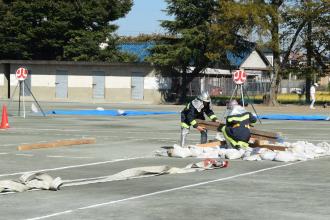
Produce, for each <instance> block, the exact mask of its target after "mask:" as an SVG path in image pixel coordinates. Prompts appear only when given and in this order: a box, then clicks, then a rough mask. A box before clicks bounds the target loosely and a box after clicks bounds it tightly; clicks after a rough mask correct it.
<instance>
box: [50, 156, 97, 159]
mask: <svg viewBox="0 0 330 220" xmlns="http://www.w3.org/2000/svg"><path fill="white" fill-rule="evenodd" d="M46 157H49V158H72V159H91V158H94V157H70V156H61V155H47V156H46Z"/></svg>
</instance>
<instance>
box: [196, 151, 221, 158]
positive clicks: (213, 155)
mask: <svg viewBox="0 0 330 220" xmlns="http://www.w3.org/2000/svg"><path fill="white" fill-rule="evenodd" d="M197 158H219V154H218V151H208V152H203V153H201V154H200V155H198V156H197Z"/></svg>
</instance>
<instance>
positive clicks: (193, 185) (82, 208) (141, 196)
mask: <svg viewBox="0 0 330 220" xmlns="http://www.w3.org/2000/svg"><path fill="white" fill-rule="evenodd" d="M302 162H305V161H298V162H295V163H288V164H284V165H279V166H274V167H269V168H264V169H260V170H256V171H252V172H247V173H240V174H237V175H233V176H229V177H224V178H220V179H215V180H210V181H204V182H199V183H195V184H191V185H185V186H180V187H175V188H171V189H165V190H160V191H157V192H152V193H147V194H143V195H139V196H132V197H128V198H125V199H119V200H113V201H109V202H104V203H98V204H94V205H89V206H84V207H80V208H76V209H73V210H72V209H71V210H66V211H63V212H57V213H53V214H50V215H45V216H39V217H35V218H30V219H26V220H39V219H46V218H49V217H53V216H59V215H64V214H67V213H71V212H73V211H79V210H84V209H92V208H97V207H101V206H106V205H112V204H116V203H121V202H125V201H130V200H135V199H140V198H145V197H149V196H154V195H159V194H163V193H168V192H172V191H177V190H181V189H187V188H192V187H196V186H202V185H206V184H210V183H216V182H221V181H225V180H230V179H234V178H237V177H242V176H248V175H253V174H256V173H260V172H264V171H268V170H273V169H277V168H281V167H286V166H291V165H294V164H297V163H302Z"/></svg>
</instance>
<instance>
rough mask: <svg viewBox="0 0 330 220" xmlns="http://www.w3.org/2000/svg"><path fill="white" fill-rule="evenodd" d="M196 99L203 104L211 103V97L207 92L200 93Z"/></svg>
mask: <svg viewBox="0 0 330 220" xmlns="http://www.w3.org/2000/svg"><path fill="white" fill-rule="evenodd" d="M197 98H198V99H199V100H201V101H203V102H211V97H210V95H209V93H208V92H202V93H201V94H200V95H199V96H198V97H197Z"/></svg>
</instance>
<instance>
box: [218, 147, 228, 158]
mask: <svg viewBox="0 0 330 220" xmlns="http://www.w3.org/2000/svg"><path fill="white" fill-rule="evenodd" d="M226 152H227V149H226V148H219V149H218V155H219V158H222V159H224V158H226Z"/></svg>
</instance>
